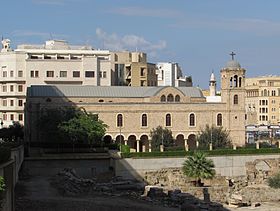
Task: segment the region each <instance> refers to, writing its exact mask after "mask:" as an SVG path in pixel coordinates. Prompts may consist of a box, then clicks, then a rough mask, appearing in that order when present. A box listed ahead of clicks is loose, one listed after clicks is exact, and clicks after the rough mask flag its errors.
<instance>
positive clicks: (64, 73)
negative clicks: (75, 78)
mask: <svg viewBox="0 0 280 211" xmlns="http://www.w3.org/2000/svg"><path fill="white" fill-rule="evenodd" d="M59 77H61V78H66V77H67V71H60V72H59Z"/></svg>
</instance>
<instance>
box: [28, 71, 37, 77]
mask: <svg viewBox="0 0 280 211" xmlns="http://www.w3.org/2000/svg"><path fill="white" fill-rule="evenodd" d="M30 77H31V78H39V71H38V70H31V71H30Z"/></svg>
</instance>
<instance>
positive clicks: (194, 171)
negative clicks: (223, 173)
mask: <svg viewBox="0 0 280 211" xmlns="http://www.w3.org/2000/svg"><path fill="white" fill-rule="evenodd" d="M214 167H215V166H214V163H213V161H212V160H210V159H207V158H206V155H205V153H203V152H201V151H197V152H194V154H193V155H192V156H190V157H188V159H187V160H186V161H185V162H184V163H183V173H184V174H185V175H186V176H187V177H191V178H195V179H196V185H197V186H202V183H201V179H212V178H213V177H214V176H215V173H216V172H215V169H213V168H214Z"/></svg>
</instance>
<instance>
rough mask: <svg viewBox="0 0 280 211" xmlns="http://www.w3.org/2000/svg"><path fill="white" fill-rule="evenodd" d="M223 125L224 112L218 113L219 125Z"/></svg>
mask: <svg viewBox="0 0 280 211" xmlns="http://www.w3.org/2000/svg"><path fill="white" fill-rule="evenodd" d="M222 125H223V117H222V114H218V115H217V126H222Z"/></svg>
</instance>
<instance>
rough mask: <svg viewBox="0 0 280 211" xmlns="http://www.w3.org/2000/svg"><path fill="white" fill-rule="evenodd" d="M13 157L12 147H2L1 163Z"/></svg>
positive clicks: (0, 150) (0, 152)
mask: <svg viewBox="0 0 280 211" xmlns="http://www.w3.org/2000/svg"><path fill="white" fill-rule="evenodd" d="M10 158H11V149H10V148H8V147H2V146H1V147H0V164H1V163H5V162H7V161H8V160H10Z"/></svg>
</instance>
